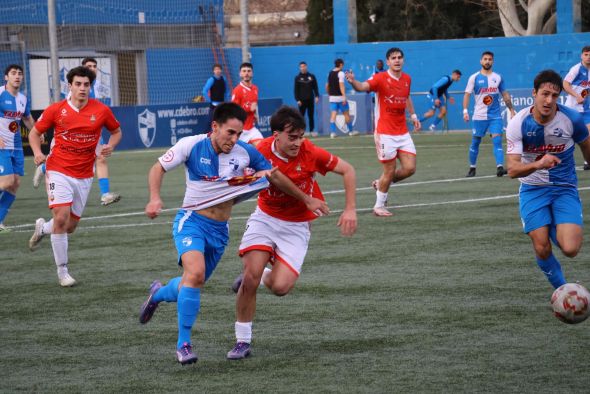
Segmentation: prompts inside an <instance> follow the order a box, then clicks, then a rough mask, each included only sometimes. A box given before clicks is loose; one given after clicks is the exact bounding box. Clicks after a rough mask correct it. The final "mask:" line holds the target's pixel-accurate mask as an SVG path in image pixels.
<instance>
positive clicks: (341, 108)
mask: <svg viewBox="0 0 590 394" xmlns="http://www.w3.org/2000/svg"><path fill="white" fill-rule="evenodd" d="M349 109H350V107H349V106H348V101H347V102H346V104H342V103H330V111H336V112H346V111H348V110H349Z"/></svg>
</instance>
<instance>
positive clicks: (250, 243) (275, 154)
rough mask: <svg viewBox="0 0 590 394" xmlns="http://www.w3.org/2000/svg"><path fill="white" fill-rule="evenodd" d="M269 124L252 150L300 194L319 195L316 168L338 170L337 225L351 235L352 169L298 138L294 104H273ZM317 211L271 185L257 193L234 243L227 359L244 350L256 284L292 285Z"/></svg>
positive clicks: (300, 128) (282, 290)
mask: <svg viewBox="0 0 590 394" xmlns="http://www.w3.org/2000/svg"><path fill="white" fill-rule="evenodd" d="M270 126H271V129H272V130H273V135H272V136H271V137H268V138H265V139H264V140H262V141H261V142H260V144H258V146H257V149H258V150H259V151H260V152H261V153H262V155H263V156H264V157H266V158H267V159H268V160H269V161H270V163H271V165H272V166H273V167H278V168H279V170H280V171H281V172H282V173H283V174H285V175H287V177H288V178H289V179H291V181H293V183H294V184H295V185H297V187H299V189H301V190H302V191H303V192H304V193H305V194H307V195H310V196H312V197H315V198H318V199H321V200H323V199H324V198H323V195H322V192H321V191H320V188H319V186H318V184H317V182H316V181H315V179H314V176H315V174H316V173H320V174H322V175H325V174H326V173H327V172H330V171H332V172H335V173H336V174H340V175H342V177H343V181H344V190H345V199H346V203H345V207H344V211H343V212H342V215H340V218H339V219H338V223H337V224H338V226H340V231H341V233H342V235H344V236H352V235H353V234H354V233H355V231H356V227H357V218H356V205H355V204H356V196H355V184H356V175H355V171H354V168H353V167H352V166H351V165H350V164H348V163H347V162H346V161H344V160H342V159H340V158H339V157H338V156H334V155H332V154H331V153H330V152H327V151H325V150H324V149H322V148H319V147H317V146H315V145H314V144H313V143H312V142H310V141H309V140H307V139H305V138H304V137H303V134H304V132H305V120H304V119H303V116H301V114H300V113H299V111H298V110H297V109H295V108H291V107H281V108H279V110H278V111H277V112H276V113H275V114H274V115H273V116H272V117H271V120H270ZM318 215H321V213H320V212H316V213H314V212H311V211H309V210H308V209H307V208H306V206H305V204H302V203H301V202H300V201H298V200H296V199H295V198H293V197H290V196H288V195H286V194H285V193H283V192H281V191H280V190H279V189H278V188H276V187H275V186H274V185H271V186H270V187H269V188H268V189H265V190H263V191H262V192H260V195H259V197H258V206H257V208H256V211H254V213H253V214H252V215H251V216H250V218H249V219H248V223H247V227H246V232H245V233H244V235H243V237H242V242H241V244H240V256H241V257H242V262H243V264H244V272H243V274H241V275H240V276H239V277H238V279H236V281H235V282H234V285H233V286H232V288H233V290H234V291H236V292H237V293H238V295H237V299H236V317H237V321H236V323H235V330H236V340H237V342H236V345H235V346H234V348H233V349H232V350H231V351H230V352H229V353H228V354H227V358H228V359H232V360H236V359H241V358H245V357H247V356H248V355H249V354H250V342H251V339H252V320H253V319H254V313H255V310H256V290H257V288H258V286H259V285H260V284H264V286H266V287H268V288H269V289H270V291H271V292H272V293H274V294H275V295H278V296H283V295H286V294H287V293H289V291H290V290H291V289H292V288H293V286H295V282H297V278H299V274H300V272H301V266H302V264H303V260H304V259H305V254H306V253H307V247H308V243H309V239H310V236H311V233H310V225H311V221H312V220H314V219H315V218H317V216H318ZM268 262H270V263H271V264H272V265H273V268H272V270H271V269H269V268H265V267H266V264H267V263H268Z"/></svg>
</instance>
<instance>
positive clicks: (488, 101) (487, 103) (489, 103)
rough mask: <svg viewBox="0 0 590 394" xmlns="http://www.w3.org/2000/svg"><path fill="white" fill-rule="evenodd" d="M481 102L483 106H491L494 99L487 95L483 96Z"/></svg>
mask: <svg viewBox="0 0 590 394" xmlns="http://www.w3.org/2000/svg"><path fill="white" fill-rule="evenodd" d="M482 102H483V103H484V104H485V105H491V104H492V103H493V102H494V99H493V98H492V96H490V95H487V96H485V97H484V98H483V100H482Z"/></svg>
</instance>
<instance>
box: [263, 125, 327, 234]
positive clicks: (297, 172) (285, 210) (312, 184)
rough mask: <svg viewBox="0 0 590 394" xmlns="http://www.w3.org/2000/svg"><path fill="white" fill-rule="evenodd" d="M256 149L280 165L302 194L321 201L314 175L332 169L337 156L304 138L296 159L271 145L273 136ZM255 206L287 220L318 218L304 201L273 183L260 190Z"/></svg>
mask: <svg viewBox="0 0 590 394" xmlns="http://www.w3.org/2000/svg"><path fill="white" fill-rule="evenodd" d="M256 149H258V150H259V151H260V153H262V155H263V156H264V157H266V158H267V159H268V161H270V163H271V165H272V166H273V167H279V170H280V171H281V172H282V173H283V174H285V175H286V176H287V177H289V179H291V181H293V183H294V184H295V185H297V187H298V188H299V189H301V190H302V191H303V192H304V193H305V194H307V195H309V196H312V197H315V198H319V199H321V200H322V201H323V200H324V196H323V195H322V191H321V190H320V187H319V185H318V183H317V182H316V180H315V178H314V176H315V173H316V172H319V173H320V174H322V175H326V173H327V172H328V171H332V170H333V169H334V167H336V164H338V156H334V155H333V154H331V153H330V152H327V151H325V150H324V149H322V148H320V147H317V146H315V145H314V144H313V143H311V142H310V141H309V140H307V139H305V140H303V143H302V144H301V148H300V149H299V154H298V155H297V157H295V158H285V157H282V156H280V154H279V153H278V152H277V151H276V150H275V148H274V138H273V137H268V138H265V139H263V140H262V141H260V143H259V144H258V146H256ZM258 206H259V207H260V209H261V210H262V211H264V212H265V213H267V214H269V215H270V216H273V217H275V218H278V219H281V220H286V221H289V222H306V221H309V220H313V219H316V218H317V216H316V215H315V214H314V213H313V212H311V211H309V210H308V209H307V207H306V206H305V204H304V203H303V202H301V201H299V200H297V199H295V198H294V197H291V196H289V195H288V194H285V193H283V192H282V191H281V190H280V189H279V188H277V187H276V186H274V185H273V184H271V185H270V186H269V187H268V189H264V190H263V191H261V192H260V194H259V195H258Z"/></svg>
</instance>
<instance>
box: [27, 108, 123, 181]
mask: <svg viewBox="0 0 590 394" xmlns="http://www.w3.org/2000/svg"><path fill="white" fill-rule="evenodd" d="M103 126H104V127H106V128H107V130H109V131H114V130H116V129H117V128H118V127H119V122H118V121H117V119H115V116H114V115H113V113H112V111H111V109H110V108H109V107H107V106H106V105H104V104H103V103H101V102H100V101H98V100H94V99H89V100H88V104H86V106H85V107H84V108H82V109H81V110H78V109H77V108H75V107H74V106H73V105H72V104H70V103H69V101H68V100H63V101H60V102H58V103H55V104H51V105H50V106H49V107H47V108H46V109H45V111H43V114H42V115H41V117H40V118H39V120H38V121H37V123H36V124H35V128H36V129H37V130H38V131H39V132H40V133H45V132H46V131H47V130H49V129H50V128H51V127H53V128H54V132H53V139H54V141H55V145H54V146H53V148H52V149H51V153H50V154H49V156H48V157H47V167H46V168H47V170H48V171H58V172H61V173H62V174H65V175H68V176H71V177H73V178H92V177H93V176H94V169H93V166H94V160H95V159H96V145H97V144H98V141H99V140H100V133H101V131H102V128H103Z"/></svg>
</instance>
